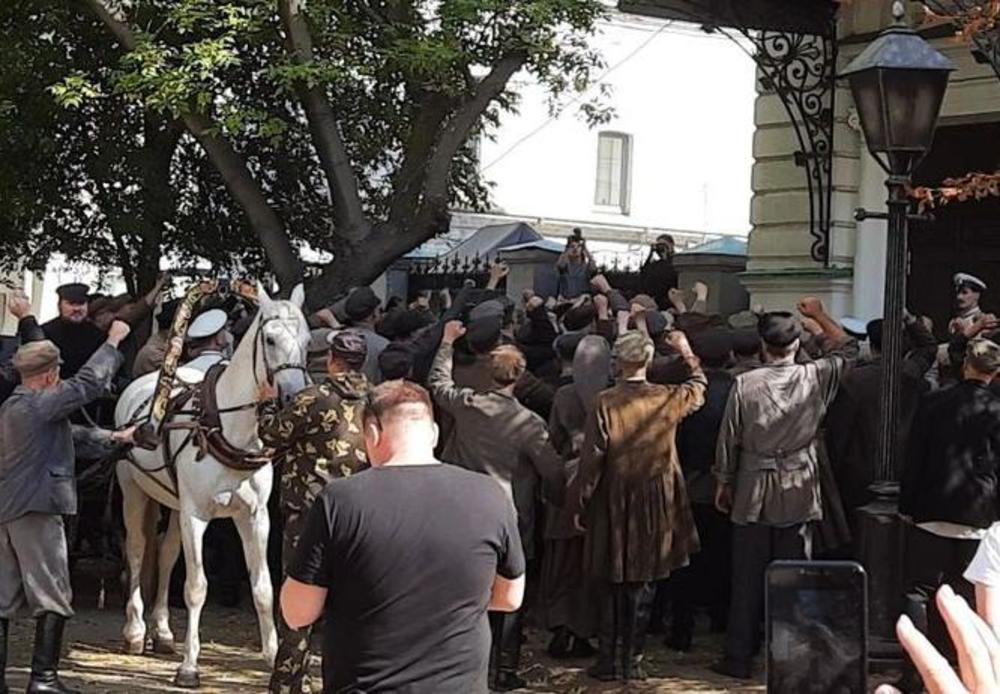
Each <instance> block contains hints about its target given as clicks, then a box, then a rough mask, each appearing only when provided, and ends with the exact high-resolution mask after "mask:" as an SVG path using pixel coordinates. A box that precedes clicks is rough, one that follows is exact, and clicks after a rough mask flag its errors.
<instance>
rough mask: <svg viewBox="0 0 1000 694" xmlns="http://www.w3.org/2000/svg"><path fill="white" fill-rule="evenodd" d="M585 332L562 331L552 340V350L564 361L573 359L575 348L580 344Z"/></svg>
mask: <svg viewBox="0 0 1000 694" xmlns="http://www.w3.org/2000/svg"><path fill="white" fill-rule="evenodd" d="M586 336H587V335H586V333H582V332H578V333H564V334H562V335H560V336H559V337H557V338H556V339H555V340H553V342H552V349H553V351H554V352H555V353H556V354H558V355H559V358H560V359H561V360H563V361H564V362H571V361H573V356H574V355H575V354H576V348H577V347H579V346H580V342H581V341H582V340H583V338H585V337H586Z"/></svg>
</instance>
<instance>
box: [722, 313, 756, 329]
mask: <svg viewBox="0 0 1000 694" xmlns="http://www.w3.org/2000/svg"><path fill="white" fill-rule="evenodd" d="M759 320H760V316H758V315H757V314H756V313H754V312H753V311H740V312H739V313H734V314H733V315H731V316H729V320H728V321H726V322H727V323H728V324H729V327H730V328H732V329H733V330H745V329H747V328H752V329H754V330H756V329H757V323H758V321H759Z"/></svg>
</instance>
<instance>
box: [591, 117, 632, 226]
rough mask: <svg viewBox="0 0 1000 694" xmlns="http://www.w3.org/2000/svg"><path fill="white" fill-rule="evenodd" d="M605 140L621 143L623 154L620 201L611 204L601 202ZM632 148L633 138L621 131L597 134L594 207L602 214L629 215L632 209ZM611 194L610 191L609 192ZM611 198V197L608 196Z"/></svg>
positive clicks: (620, 169)
mask: <svg viewBox="0 0 1000 694" xmlns="http://www.w3.org/2000/svg"><path fill="white" fill-rule="evenodd" d="M605 138H607V139H616V140H618V141H620V142H621V148H622V154H621V163H620V165H619V172H618V173H619V176H620V182H619V200H618V201H617V202H611V203H610V204H606V203H602V202H600V200H601V145H602V144H603V143H604V140H605ZM632 148H633V137H632V135H631V134H630V133H626V132H622V131H620V130H602V131H600V132H599V133H597V159H596V166H595V169H596V170H595V172H594V207H595V208H596V209H597V210H598V211H601V212H615V213H618V214H622V215H628V214H629V213H630V212H631V208H632ZM609 192H610V191H609ZM608 197H609V198H610V195H609V196H608Z"/></svg>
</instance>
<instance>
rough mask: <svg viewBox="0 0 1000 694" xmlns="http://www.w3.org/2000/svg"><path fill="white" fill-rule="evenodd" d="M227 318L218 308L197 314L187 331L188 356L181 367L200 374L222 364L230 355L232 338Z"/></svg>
mask: <svg viewBox="0 0 1000 694" xmlns="http://www.w3.org/2000/svg"><path fill="white" fill-rule="evenodd" d="M228 322H229V316H227V315H226V312H225V311H223V310H222V309H220V308H213V309H209V310H208V311H205V312H204V313H200V314H198V317H197V318H195V319H194V320H193V321H191V326H190V327H189V328H188V331H187V341H188V354H189V355H190V357H191V359H190V360H189V361H188V362H186V363H185V364H184V365H183V366H184V367H186V368H188V369H195V370H196V371H200V372H202V373H205V372H207V371H208V370H209V369H210V368H212V367H213V366H215V365H216V364H218V363H219V362H223V361H225V360H227V359H229V357H230V356H231V354H232V344H233V337H232V335H231V334H230V333H229V329H228V328H227V324H228Z"/></svg>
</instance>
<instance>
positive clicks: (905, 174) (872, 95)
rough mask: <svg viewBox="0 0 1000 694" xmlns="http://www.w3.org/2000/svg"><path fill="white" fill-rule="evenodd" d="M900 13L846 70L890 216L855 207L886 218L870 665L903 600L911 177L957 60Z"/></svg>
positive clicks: (866, 531)
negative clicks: (901, 498) (901, 514)
mask: <svg viewBox="0 0 1000 694" xmlns="http://www.w3.org/2000/svg"><path fill="white" fill-rule="evenodd" d="M892 10H893V15H894V17H895V19H896V21H895V23H894V24H893V26H891V27H889V28H888V29H886V30H885V31H883V32H882V33H881V34H879V36H878V38H876V39H875V40H874V41H873V42H872V43H871V44H870V45H869V46H868V47H867V48H866V49H865V50H864V51H862V53H861V54H860V55H859V56H858V57H857V58H855V59H854V60H853V61H851V63H850V64H849V65H848V66H847V67H846V68H845V69H844V71H843V72H842V73H841V75H840V76H841V77H846V78H847V80H848V81H849V82H850V86H851V92H852V93H853V95H854V103H855V105H856V106H857V109H858V115H859V117H860V120H861V127H862V129H863V130H864V133H865V140H866V143H867V145H868V149H869V151H870V152H871V154H872V156H874V157H875V160H876V161H878V163H879V165H880V166H881V167H882V168H883V169H884V170H885V172H886V173H887V174H888V175H889V177H888V179H887V180H886V187H887V188H888V189H889V200H888V207H889V211H888V214H885V213H872V212H865V211H864V210H859V211H858V215H857V217H858V219H859V220H861V219H865V218H868V217H875V218H879V219H887V220H888V223H889V233H888V239H887V249H886V251H887V252H886V266H885V306H884V313H883V316H884V320H883V327H882V374H881V377H882V381H881V386H882V410H881V421H880V422H879V450H878V458H877V464H876V469H875V479H876V480H877V482H876V484H875V485H873V491H874V492H875V499H874V501H872V502H871V503H870V504H869V505H868V506H866V507H864V508H862V509H860V510H859V515H858V529H859V532H858V535H859V537H858V538H857V550H858V555H859V556H858V558H859V559H861V561H862V562H863V563H864V564H865V568H866V569H867V571H868V580H869V595H870V596H871V597H870V600H869V605H870V615H869V624H870V628H871V632H872V634H871V636H872V638H871V649H872V650H871V654H870V655H871V657H872V661H873V663H875V662H878V661H879V660H881V659H882V658H887V659H890V660H893V659H895V658H896V657H898V646H897V645H896V642H895V638H894V629H893V625H894V623H895V621H896V617H897V616H898V615H899V607H900V605H901V599H902V588H903V582H904V578H905V577H904V576H903V569H902V567H903V530H902V527H901V524H900V523H899V521H898V510H897V508H896V497H897V495H898V484H897V483H896V482H895V480H898V479H899V474H900V466H899V459H900V450H902V447H903V446H904V445H905V442H903V441H900V440H899V410H900V383H901V375H902V374H901V371H902V363H903V356H904V355H903V314H904V309H905V307H906V264H907V231H908V222H909V201H908V199H907V194H906V189H907V186H908V185H909V183H910V176H911V175H912V174H913V171H914V170H915V169H916V167H917V165H918V164H919V163H920V160H921V159H923V157H924V155H925V154H926V153H927V151H928V150H929V149H930V147H931V144H932V142H933V140H934V130H935V128H936V127H937V120H938V114H939V112H940V110H941V102H942V101H943V100H944V93H945V90H946V89H947V87H948V75H949V73H950V72H951V71H952V70H953V69H954V68H953V67H952V64H951V62H950V61H949V60H948V59H947V58H945V57H944V56H943V55H941V54H940V53H939V52H937V51H936V50H935V49H934V48H933V47H932V46H931V45H930V44H929V43H927V42H926V41H924V39H923V38H921V37H920V36H919V35H918V34H917V33H916V32H914V31H913V30H912V29H910V28H909V27H908V26H907V25H906V23H905V22H904V19H903V18H904V15H905V8H904V6H903V3H902V2H899V1H898V0H897V1H896V2H894V3H893V8H892Z"/></svg>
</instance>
